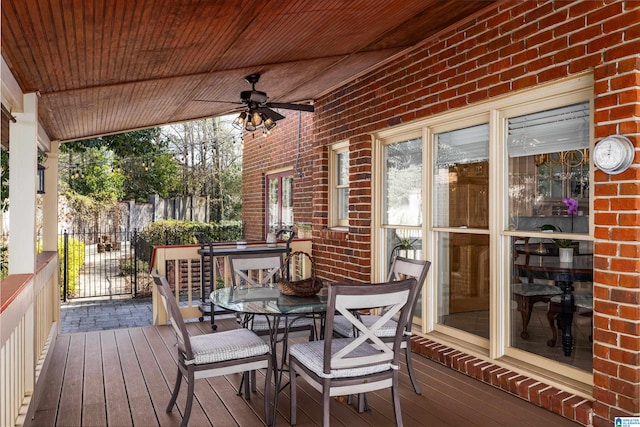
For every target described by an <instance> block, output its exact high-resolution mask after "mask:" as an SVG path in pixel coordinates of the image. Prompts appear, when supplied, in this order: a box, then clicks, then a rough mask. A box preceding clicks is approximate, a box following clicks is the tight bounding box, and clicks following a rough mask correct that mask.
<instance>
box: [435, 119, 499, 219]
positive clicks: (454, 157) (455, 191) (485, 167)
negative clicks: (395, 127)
mask: <svg viewBox="0 0 640 427" xmlns="http://www.w3.org/2000/svg"><path fill="white" fill-rule="evenodd" d="M435 149H436V153H435V170H434V173H435V176H434V177H433V179H434V198H435V207H436V209H435V210H434V225H435V226H437V227H461V228H483V229H487V228H489V215H488V208H489V161H488V158H489V125H488V124H482V125H478V126H472V127H468V128H464V129H457V130H454V131H451V132H444V133H439V134H436V135H435Z"/></svg>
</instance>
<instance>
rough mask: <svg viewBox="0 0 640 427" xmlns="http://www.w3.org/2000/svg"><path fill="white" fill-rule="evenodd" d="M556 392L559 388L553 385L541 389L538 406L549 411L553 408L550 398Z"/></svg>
mask: <svg viewBox="0 0 640 427" xmlns="http://www.w3.org/2000/svg"><path fill="white" fill-rule="evenodd" d="M558 393H560V390H558V389H557V388H554V387H549V388H548V389H546V390H543V391H541V392H540V406H542V407H543V408H545V409H548V410H550V411H551V410H553V408H552V400H553V398H554V397H555V396H556V395H557V394H558Z"/></svg>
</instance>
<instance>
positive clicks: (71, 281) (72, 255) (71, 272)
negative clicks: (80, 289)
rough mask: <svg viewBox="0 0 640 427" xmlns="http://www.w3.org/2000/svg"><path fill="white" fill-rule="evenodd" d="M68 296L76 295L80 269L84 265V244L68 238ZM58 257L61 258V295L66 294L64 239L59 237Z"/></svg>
mask: <svg viewBox="0 0 640 427" xmlns="http://www.w3.org/2000/svg"><path fill="white" fill-rule="evenodd" d="M68 244H69V252H68V258H67V295H74V294H75V293H76V288H77V286H78V281H79V277H80V269H81V268H82V265H83V264H84V243H82V242H81V241H80V240H78V239H74V238H73V237H70V236H69V237H68ZM58 257H59V258H60V279H61V280H62V281H61V283H60V294H61V295H62V293H63V292H64V237H63V236H58Z"/></svg>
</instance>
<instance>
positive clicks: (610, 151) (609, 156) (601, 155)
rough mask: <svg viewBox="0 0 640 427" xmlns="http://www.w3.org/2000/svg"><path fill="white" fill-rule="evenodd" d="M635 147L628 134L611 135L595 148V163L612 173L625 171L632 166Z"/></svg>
mask: <svg viewBox="0 0 640 427" xmlns="http://www.w3.org/2000/svg"><path fill="white" fill-rule="evenodd" d="M634 154H635V149H634V147H633V143H632V142H631V141H630V140H629V138H627V137H626V136H622V135H611V136H607V137H606V138H603V139H601V140H600V141H599V142H598V143H597V144H596V146H595V147H594V148H593V163H595V165H596V166H597V167H598V169H600V170H601V171H603V172H604V173H608V174H610V175H614V174H618V173H620V172H624V171H625V170H627V169H628V168H629V166H631V163H632V162H633V157H634Z"/></svg>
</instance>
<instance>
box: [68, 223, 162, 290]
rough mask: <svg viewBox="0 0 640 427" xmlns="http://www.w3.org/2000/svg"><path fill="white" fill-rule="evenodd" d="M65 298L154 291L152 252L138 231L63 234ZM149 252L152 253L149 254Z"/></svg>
mask: <svg viewBox="0 0 640 427" xmlns="http://www.w3.org/2000/svg"><path fill="white" fill-rule="evenodd" d="M60 238H61V244H62V252H63V255H62V257H61V260H60V261H61V270H62V275H61V279H62V284H63V290H62V297H63V299H64V300H65V301H66V299H67V298H97V297H112V296H116V295H131V296H146V295H148V294H150V290H151V283H152V279H151V277H150V276H149V258H148V257H147V256H143V257H141V256H140V255H142V254H145V253H147V252H149V250H148V249H147V250H146V251H145V250H144V248H145V242H144V241H142V239H140V238H139V237H138V234H137V232H135V231H134V232H133V233H128V232H120V231H113V230H109V231H99V230H95V229H93V230H82V231H78V230H75V231H72V232H66V231H65V232H64V233H63V234H62V235H61V236H60ZM147 255H148V254H147Z"/></svg>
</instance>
